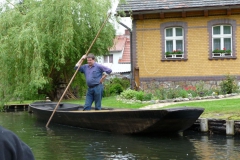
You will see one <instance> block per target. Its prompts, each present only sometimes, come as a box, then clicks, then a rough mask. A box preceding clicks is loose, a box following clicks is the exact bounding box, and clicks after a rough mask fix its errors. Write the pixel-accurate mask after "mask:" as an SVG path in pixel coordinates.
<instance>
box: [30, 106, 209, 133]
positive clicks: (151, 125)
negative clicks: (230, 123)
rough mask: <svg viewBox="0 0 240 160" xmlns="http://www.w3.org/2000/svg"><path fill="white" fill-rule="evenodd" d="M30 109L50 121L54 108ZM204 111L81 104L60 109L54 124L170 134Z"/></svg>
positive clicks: (198, 109) (121, 131)
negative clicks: (95, 107) (88, 107)
mask: <svg viewBox="0 0 240 160" xmlns="http://www.w3.org/2000/svg"><path fill="white" fill-rule="evenodd" d="M72 107H74V106H72ZM75 107H76V106H75ZM30 108H31V110H32V111H33V114H34V115H35V116H36V117H37V118H38V119H39V120H43V121H48V120H49V118H50V116H51V114H52V113H53V109H49V108H48V109H47V108H46V107H45V108H44V107H39V106H36V105H30ZM203 111H204V109H203V108H193V107H180V108H172V109H162V110H142V109H137V110H132V109H103V110H100V111H95V110H91V111H82V107H81V106H78V109H76V108H74V109H69V110H68V111H65V110H57V111H56V112H55V113H54V115H53V117H52V120H51V123H58V124H63V125H69V126H74V127H81V128H87V129H94V130H99V131H107V132H114V133H120V134H137V133H146V134H149V133H154V134H169V133H177V132H180V131H183V130H185V129H187V128H189V127H190V126H191V125H192V124H193V123H194V122H195V121H196V120H197V119H198V118H199V116H200V115H201V114H202V113H203Z"/></svg>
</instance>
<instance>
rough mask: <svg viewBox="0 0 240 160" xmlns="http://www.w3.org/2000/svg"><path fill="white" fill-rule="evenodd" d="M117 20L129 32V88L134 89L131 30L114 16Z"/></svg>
mask: <svg viewBox="0 0 240 160" xmlns="http://www.w3.org/2000/svg"><path fill="white" fill-rule="evenodd" d="M116 20H117V22H118V23H119V24H120V25H122V26H123V27H124V28H126V29H127V30H128V31H129V32H130V61H131V89H134V83H135V79H134V74H133V49H132V48H133V47H132V44H133V43H132V30H131V28H129V27H128V26H127V25H125V24H123V23H122V22H120V21H119V20H118V18H116Z"/></svg>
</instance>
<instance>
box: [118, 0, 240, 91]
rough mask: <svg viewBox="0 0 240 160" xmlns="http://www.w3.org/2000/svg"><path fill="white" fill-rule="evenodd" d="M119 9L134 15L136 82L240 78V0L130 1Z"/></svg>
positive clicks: (207, 82) (213, 82) (179, 82)
mask: <svg viewBox="0 0 240 160" xmlns="http://www.w3.org/2000/svg"><path fill="white" fill-rule="evenodd" d="M117 11H118V13H119V15H120V14H121V13H122V11H123V12H125V16H131V17H132V19H133V20H132V57H133V58H132V64H133V68H134V71H135V72H134V75H135V78H134V79H135V82H136V84H137V85H140V86H142V87H143V88H146V87H148V85H149V84H150V83H149V82H150V81H154V83H156V84H158V85H165V86H167V85H168V86H170V85H171V86H177V85H180V86H194V85H195V84H196V83H197V82H199V81H203V82H205V85H206V86H207V87H216V86H218V85H219V83H220V81H222V80H223V79H224V78H225V76H226V75H233V76H236V77H237V81H240V57H238V52H239V51H240V48H239V47H240V0H191V1H189V0H186V1H183V0H182V1H179V0H126V3H125V4H120V5H118V8H117ZM138 78H139V80H138Z"/></svg>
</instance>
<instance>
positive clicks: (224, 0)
mask: <svg viewBox="0 0 240 160" xmlns="http://www.w3.org/2000/svg"><path fill="white" fill-rule="evenodd" d="M239 4H240V0H126V3H125V4H119V5H118V8H117V11H132V12H134V11H150V10H168V9H184V8H197V7H199V8H200V7H201V8H202V7H214V6H229V5H239Z"/></svg>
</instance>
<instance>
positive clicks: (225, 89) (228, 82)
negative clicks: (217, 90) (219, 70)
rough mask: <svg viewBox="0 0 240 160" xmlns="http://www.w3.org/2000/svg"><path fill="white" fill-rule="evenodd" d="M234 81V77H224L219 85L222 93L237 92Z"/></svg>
mask: <svg viewBox="0 0 240 160" xmlns="http://www.w3.org/2000/svg"><path fill="white" fill-rule="evenodd" d="M235 79H236V78H235V77H233V76H230V75H227V76H225V79H224V80H223V81H222V82H221V83H220V86H221V91H222V93H224V94H230V93H233V92H236V91H237V89H238V86H237V84H236V82H235Z"/></svg>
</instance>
